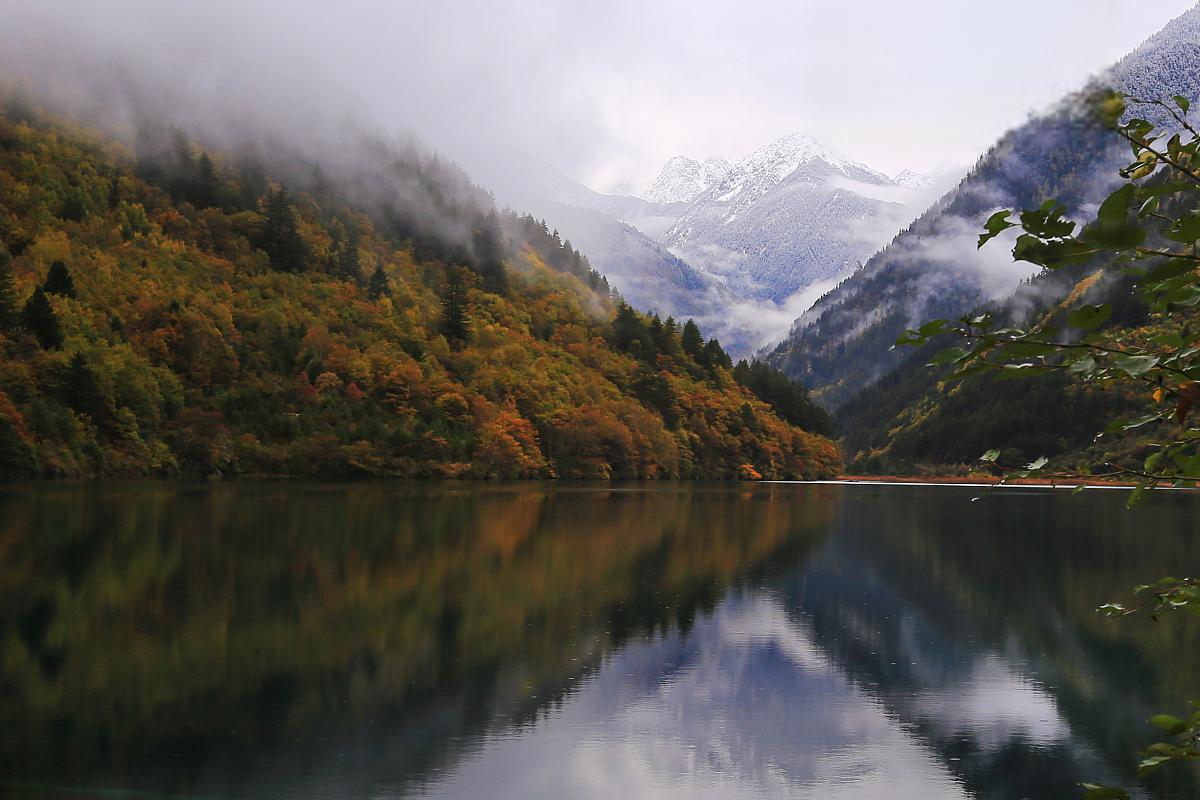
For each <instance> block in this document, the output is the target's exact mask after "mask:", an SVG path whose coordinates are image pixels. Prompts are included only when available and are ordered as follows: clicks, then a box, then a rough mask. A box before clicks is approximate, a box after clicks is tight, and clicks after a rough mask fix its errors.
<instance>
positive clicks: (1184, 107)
mask: <svg viewBox="0 0 1200 800" xmlns="http://www.w3.org/2000/svg"><path fill="white" fill-rule="evenodd" d="M1172 99H1174V100H1175V105H1177V106H1179V110H1180V111H1182V112H1183V113H1184V116H1187V113H1188V109H1190V108H1191V107H1192V104H1191V102H1190V101H1189V100H1188V99H1187V98H1186V97H1184V96H1183V95H1181V94H1177V95H1175V97H1174V98H1172Z"/></svg>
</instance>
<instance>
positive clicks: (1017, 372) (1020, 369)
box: [996, 363, 1055, 381]
mask: <svg viewBox="0 0 1200 800" xmlns="http://www.w3.org/2000/svg"><path fill="white" fill-rule="evenodd" d="M1054 369H1055V368H1054V367H1045V366H1042V365H1040V364H1029V363H1025V364H1005V365H1004V366H1003V367H1001V368H1000V374H999V375H997V376H996V380H998V381H1012V380H1016V379H1017V378H1032V377H1034V376H1036V375H1045V374H1047V373H1049V372H1054Z"/></svg>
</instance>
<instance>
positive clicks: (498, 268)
mask: <svg viewBox="0 0 1200 800" xmlns="http://www.w3.org/2000/svg"><path fill="white" fill-rule="evenodd" d="M472 244H473V250H474V256H475V261H474V263H475V271H476V272H478V273H479V274H480V276H482V277H483V289H484V291H487V292H492V293H494V294H504V292H505V291H507V290H508V274H507V273H506V272H505V269H504V239H503V236H502V234H501V232H500V218H499V217H498V216H497V215H496V210H495V209H492V210H491V211H489V212H488V214H487V216H485V217H481V218H480V219H479V221H478V222H477V224H476V225H475V232H474V237H473V242H472Z"/></svg>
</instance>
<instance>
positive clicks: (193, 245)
mask: <svg viewBox="0 0 1200 800" xmlns="http://www.w3.org/2000/svg"><path fill="white" fill-rule="evenodd" d="M131 138H134V137H131ZM348 154H349V155H348ZM750 373H751V371H750V370H745V369H744V370H742V371H741V373H740V377H742V379H743V380H744V381H745V382H746V383H747V384H749V385H748V386H743V385H742V384H741V383H739V381H738V380H737V378H735V376H734V372H733V365H732V364H731V363H730V361H729V358H728V356H727V355H726V354H725V353H724V351H723V350H722V349H721V347H720V345H719V344H718V343H717V342H716V341H715V340H711V341H707V342H706V341H704V340H703V339H702V338H701V336H700V333H699V331H698V329H696V327H695V326H694V325H680V324H677V323H676V322H675V321H674V320H671V319H667V320H660V319H658V318H657V317H654V316H646V315H643V314H640V313H638V312H636V311H634V310H633V309H631V308H629V307H628V306H626V305H624V304H623V303H622V302H621V301H620V298H619V297H616V296H615V295H614V293H612V292H610V290H609V287H608V285H607V282H606V281H605V280H604V279H603V278H602V277H601V276H600V275H598V274H597V273H596V272H595V271H593V270H591V269H590V268H589V266H588V264H587V261H586V259H585V258H584V257H583V256H582V255H581V254H580V253H578V252H576V251H574V250H573V249H572V248H571V247H570V246H569V245H567V244H565V243H563V242H561V241H560V240H559V239H558V237H557V236H556V235H554V234H551V233H549V232H548V231H547V230H546V229H545V226H544V225H542V224H540V223H538V222H537V221H536V220H534V219H532V218H531V217H528V216H526V217H520V216H517V215H516V214H513V213H511V212H507V211H498V210H497V209H496V208H495V207H494V205H493V203H492V201H491V198H490V196H488V195H487V194H485V193H484V192H482V191H481V190H479V189H477V188H476V187H474V186H472V185H471V183H470V181H469V180H468V179H467V178H466V176H465V175H463V174H462V173H461V172H459V171H458V170H457V169H456V168H455V167H453V166H452V165H449V164H447V163H445V162H444V161H441V160H439V159H437V158H436V157H432V156H428V155H426V154H423V153H421V152H420V151H419V150H418V149H417V148H415V147H412V146H408V147H398V146H390V145H386V144H381V143H379V142H354V143H352V146H351V143H348V144H347V149H346V152H345V153H342V154H340V156H339V157H338V158H330V159H328V160H327V161H320V160H318V159H313V158H311V157H305V156H304V155H303V154H301V153H300V152H299V151H298V150H291V149H289V148H287V147H286V146H282V145H279V144H278V143H272V144H271V146H270V147H265V146H258V147H255V146H242V147H237V148H232V147H231V148H228V149H219V150H218V149H215V148H207V149H206V148H202V147H200V146H199V145H198V144H197V143H196V142H194V141H191V140H189V139H188V138H187V137H186V136H185V135H184V134H183V133H181V132H179V131H174V130H169V129H166V128H163V127H155V126H152V125H145V126H142V128H141V130H140V133H139V134H138V135H137V137H136V146H130V145H127V144H124V143H121V142H118V141H116V140H114V139H112V138H106V137H104V136H102V135H100V134H98V133H96V132H94V131H89V130H85V129H82V128H80V127H78V126H76V125H74V124H72V123H71V122H69V121H66V120H64V119H61V118H58V117H52V116H49V115H47V114H46V113H44V112H42V111H40V110H38V109H36V108H34V107H33V106H32V105H31V104H30V103H29V102H28V101H27V100H25V99H24V98H22V97H21V96H19V95H13V96H9V97H8V99H7V100H6V102H5V106H4V111H3V112H2V113H0V476H3V477H5V478H10V479H11V478H30V477H37V476H54V477H74V476H80V477H82V476H97V475H176V474H197V475H206V476H231V475H240V474H259V475H322V476H353V475H362V476H397V477H481V478H482V477H488V478H492V477H495V478H541V477H558V478H667V477H704V478H733V477H743V478H758V477H770V478H784V477H808V478H813V477H824V476H829V475H832V474H834V473H835V472H836V471H837V470H838V469H839V459H838V454H837V451H836V449H835V447H834V446H833V444H832V443H831V442H830V441H829V440H828V439H826V438H824V437H822V436H820V435H818V434H816V433H812V432H807V431H805V430H802V429H801V428H799V427H797V426H796V425H795V424H792V423H795V422H801V424H807V426H808V427H809V428H810V429H814V430H819V429H821V428H822V426H824V425H826V424H827V422H826V421H825V420H824V416H823V414H821V412H819V411H818V410H816V409H813V408H812V406H811V404H810V403H809V402H808V399H807V395H806V394H805V393H804V392H803V390H802V389H800V388H799V387H798V386H794V385H791V384H786V387H784V388H786V389H787V390H786V391H783V390H781V386H780V385H779V384H778V381H777V380H776V379H774V378H771V379H767V378H766V377H764V375H762V374H758V373H755V374H753V375H751V374H750ZM785 383H786V382H785ZM756 392H757V393H758V394H757V395H756ZM758 395H761V396H762V398H765V400H764V399H760V397H759V396H758ZM771 403H774V404H776V405H778V406H779V408H780V413H779V414H776V413H775V411H774V410H773V408H772V406H771V405H770V404H771ZM780 415H783V417H785V418H786V419H788V420H790V421H791V422H788V421H785V419H784V418H781V416H780Z"/></svg>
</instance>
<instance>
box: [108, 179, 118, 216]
mask: <svg viewBox="0 0 1200 800" xmlns="http://www.w3.org/2000/svg"><path fill="white" fill-rule="evenodd" d="M120 204H121V176H120V175H115V174H114V175H113V176H112V180H111V181H109V183H108V207H109V208H110V209H112V208H116V207H117V206H119V205H120Z"/></svg>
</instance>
